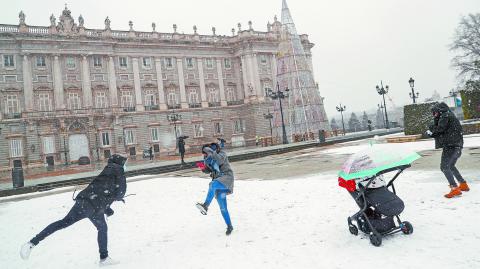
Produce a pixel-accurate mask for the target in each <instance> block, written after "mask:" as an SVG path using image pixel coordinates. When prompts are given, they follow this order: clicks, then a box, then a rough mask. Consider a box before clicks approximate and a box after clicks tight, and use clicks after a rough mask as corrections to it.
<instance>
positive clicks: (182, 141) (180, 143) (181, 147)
mask: <svg viewBox="0 0 480 269" xmlns="http://www.w3.org/2000/svg"><path fill="white" fill-rule="evenodd" d="M178 152H180V153H182V152H183V153H185V139H183V137H180V138H178Z"/></svg>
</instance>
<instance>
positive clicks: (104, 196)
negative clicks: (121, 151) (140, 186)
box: [76, 154, 127, 211]
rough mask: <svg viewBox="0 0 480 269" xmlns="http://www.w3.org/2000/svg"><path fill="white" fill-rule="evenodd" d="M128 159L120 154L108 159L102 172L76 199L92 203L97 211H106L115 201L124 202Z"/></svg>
mask: <svg viewBox="0 0 480 269" xmlns="http://www.w3.org/2000/svg"><path fill="white" fill-rule="evenodd" d="M126 161H127V158H125V157H123V156H120V155H118V154H114V155H112V156H111V157H110V158H109V159H108V164H107V165H106V166H105V168H103V170H102V172H101V173H100V174H99V175H98V176H97V177H96V178H95V179H94V180H93V181H92V182H91V183H90V184H89V185H88V186H87V187H86V188H85V189H84V190H82V191H81V192H80V193H79V194H78V195H77V198H76V199H84V200H87V201H88V202H90V204H91V205H92V206H93V207H94V208H95V210H96V211H104V210H105V209H107V208H108V207H110V205H111V204H112V203H113V202H114V201H119V200H122V199H123V197H124V195H125V192H126V191H127V181H126V178H125V171H124V169H123V165H124V164H125V162H126Z"/></svg>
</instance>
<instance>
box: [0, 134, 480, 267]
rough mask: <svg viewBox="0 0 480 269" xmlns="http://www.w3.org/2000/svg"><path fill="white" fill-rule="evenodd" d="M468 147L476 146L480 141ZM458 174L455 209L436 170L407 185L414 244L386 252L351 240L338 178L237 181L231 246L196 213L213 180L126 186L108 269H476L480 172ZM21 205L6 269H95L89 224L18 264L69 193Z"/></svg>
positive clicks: (419, 145)
mask: <svg viewBox="0 0 480 269" xmlns="http://www.w3.org/2000/svg"><path fill="white" fill-rule="evenodd" d="M377 142H379V141H377ZM355 143H357V142H355ZM355 143H351V144H348V143H346V144H344V145H341V146H336V147H332V148H330V149H319V153H318V154H325V153H328V154H330V155H332V154H333V155H338V154H351V153H354V152H357V151H358V150H361V149H362V148H364V147H365V146H368V145H365V144H364V145H356V144H355ZM363 143H366V142H363ZM465 143H466V145H465V146H466V147H478V146H480V136H478V135H476V136H475V135H474V136H468V137H466V139H465ZM357 144H358V143H357ZM379 146H384V147H389V148H390V149H391V150H394V149H395V147H409V148H411V149H412V150H415V151H422V150H429V149H432V148H433V141H432V140H430V141H421V142H414V143H403V144H388V145H387V144H380V145H379ZM314 153H315V152H312V153H309V154H314ZM315 154H316V153H315ZM312 158H315V156H314V155H312ZM233 166H234V167H235V164H233ZM298 168H299V169H300V168H301V167H298ZM279 169H281V168H280V167H279ZM283 169H284V168H283ZM462 172H463V173H464V176H465V178H466V179H467V180H468V181H469V184H470V186H471V189H472V190H471V191H470V192H468V193H464V195H463V196H462V197H461V198H456V199H451V200H447V199H445V198H444V197H443V194H444V193H445V192H446V191H447V183H446V180H445V178H444V176H443V174H442V173H441V172H440V171H438V170H433V171H431V170H415V171H413V169H412V170H411V171H408V170H407V171H406V172H405V173H404V174H403V175H402V176H400V178H399V179H398V180H397V181H396V188H397V191H398V194H399V196H400V197H401V198H402V199H403V200H404V202H405V204H406V209H405V211H404V213H403V214H402V219H403V220H408V221H410V222H411V223H412V224H413V226H414V233H413V234H412V235H403V234H396V235H394V236H390V237H387V238H384V240H383V244H382V246H381V247H380V248H376V247H373V246H372V245H371V244H370V242H369V240H368V237H367V236H365V235H359V236H353V235H351V234H350V233H349V231H348V227H347V221H346V219H347V217H348V216H349V215H352V214H354V213H355V212H356V211H357V210H358V208H357V207H356V204H355V202H354V201H353V200H352V198H351V197H350V195H349V194H348V193H347V191H346V190H344V189H342V188H340V187H338V185H337V176H336V174H334V173H333V172H325V173H319V174H316V175H313V176H308V177H297V178H288V179H282V180H262V179H261V173H260V174H259V176H258V177H257V178H258V180H255V179H251V180H242V181H236V183H235V193H234V194H233V195H231V196H229V198H228V203H229V209H230V213H231V216H232V221H233V224H234V227H235V230H234V232H233V234H232V235H231V236H230V237H226V236H225V224H224V223H223V219H222V217H221V215H220V212H219V210H218V206H217V205H216V203H215V201H214V202H213V203H212V206H211V209H210V211H209V215H208V216H202V215H201V214H200V213H199V212H198V210H197V209H196V208H195V206H194V204H195V202H197V201H203V199H204V196H205V194H206V190H207V187H208V182H209V180H208V179H204V178H194V177H176V178H175V177H155V178H153V179H146V178H144V180H143V181H135V180H138V179H140V177H137V178H131V179H130V183H129V185H128V193H135V194H136V195H135V196H131V197H128V198H127V203H126V204H122V203H116V204H114V206H113V208H114V210H115V215H114V216H112V217H111V218H109V219H108V225H109V251H110V255H111V257H112V258H114V259H116V260H118V261H120V264H118V265H115V266H112V267H111V268H119V269H120V268H172V269H183V268H194V269H198V268H209V269H210V268H239V269H246V268H262V269H264V268H275V269H278V268H328V269H330V268H372V267H373V268H426V267H428V268H480V255H479V250H480V229H479V228H478V223H480V180H479V179H480V170H479V169H478V168H475V167H471V168H469V169H467V170H465V171H462ZM150 177H151V176H150ZM22 197H23V198H25V200H21V201H18V199H16V200H15V201H12V202H8V201H6V199H5V198H4V199H0V219H1V220H2V221H1V223H2V229H1V232H0V242H1V244H0V268H1V269H4V268H6V269H15V268H32V269H39V268H52V269H53V268H62V269H66V268H82V269H84V268H98V265H97V261H98V250H97V242H96V230H95V228H94V226H93V225H92V224H91V223H90V222H89V221H88V220H83V221H81V222H79V223H77V224H75V225H73V226H71V227H69V228H67V229H65V230H62V231H59V232H58V233H56V234H54V235H52V236H50V237H49V238H47V239H46V240H44V241H43V242H41V243H40V245H38V246H37V247H35V248H34V250H33V252H32V255H31V257H30V260H28V261H23V260H21V259H20V257H19V253H18V251H19V248H20V246H21V245H22V244H23V243H24V242H26V241H28V240H29V239H30V238H31V237H32V236H34V235H35V234H36V233H38V232H39V231H40V230H41V229H43V228H44V227H45V226H46V225H48V224H50V223H51V222H53V221H55V220H57V219H60V218H63V217H64V216H65V214H66V213H67V212H68V210H69V209H70V207H71V206H72V205H73V201H72V200H71V193H68V192H67V193H51V195H46V196H43V197H37V198H31V199H28V198H27V197H29V195H26V196H22ZM7 199H8V198H7Z"/></svg>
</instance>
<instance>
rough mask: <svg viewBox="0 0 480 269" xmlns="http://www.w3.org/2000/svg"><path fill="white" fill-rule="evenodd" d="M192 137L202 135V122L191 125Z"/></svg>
mask: <svg viewBox="0 0 480 269" xmlns="http://www.w3.org/2000/svg"><path fill="white" fill-rule="evenodd" d="M193 137H203V126H202V124H194V125H193Z"/></svg>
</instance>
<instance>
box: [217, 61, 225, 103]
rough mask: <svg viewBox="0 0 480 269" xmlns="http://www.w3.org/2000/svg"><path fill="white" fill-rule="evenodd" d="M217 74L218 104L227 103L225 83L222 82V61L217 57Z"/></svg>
mask: <svg viewBox="0 0 480 269" xmlns="http://www.w3.org/2000/svg"><path fill="white" fill-rule="evenodd" d="M217 76H218V86H219V87H220V104H221V105H222V106H226V105H227V99H226V98H225V85H224V83H223V67H222V61H221V60H220V59H217Z"/></svg>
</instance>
